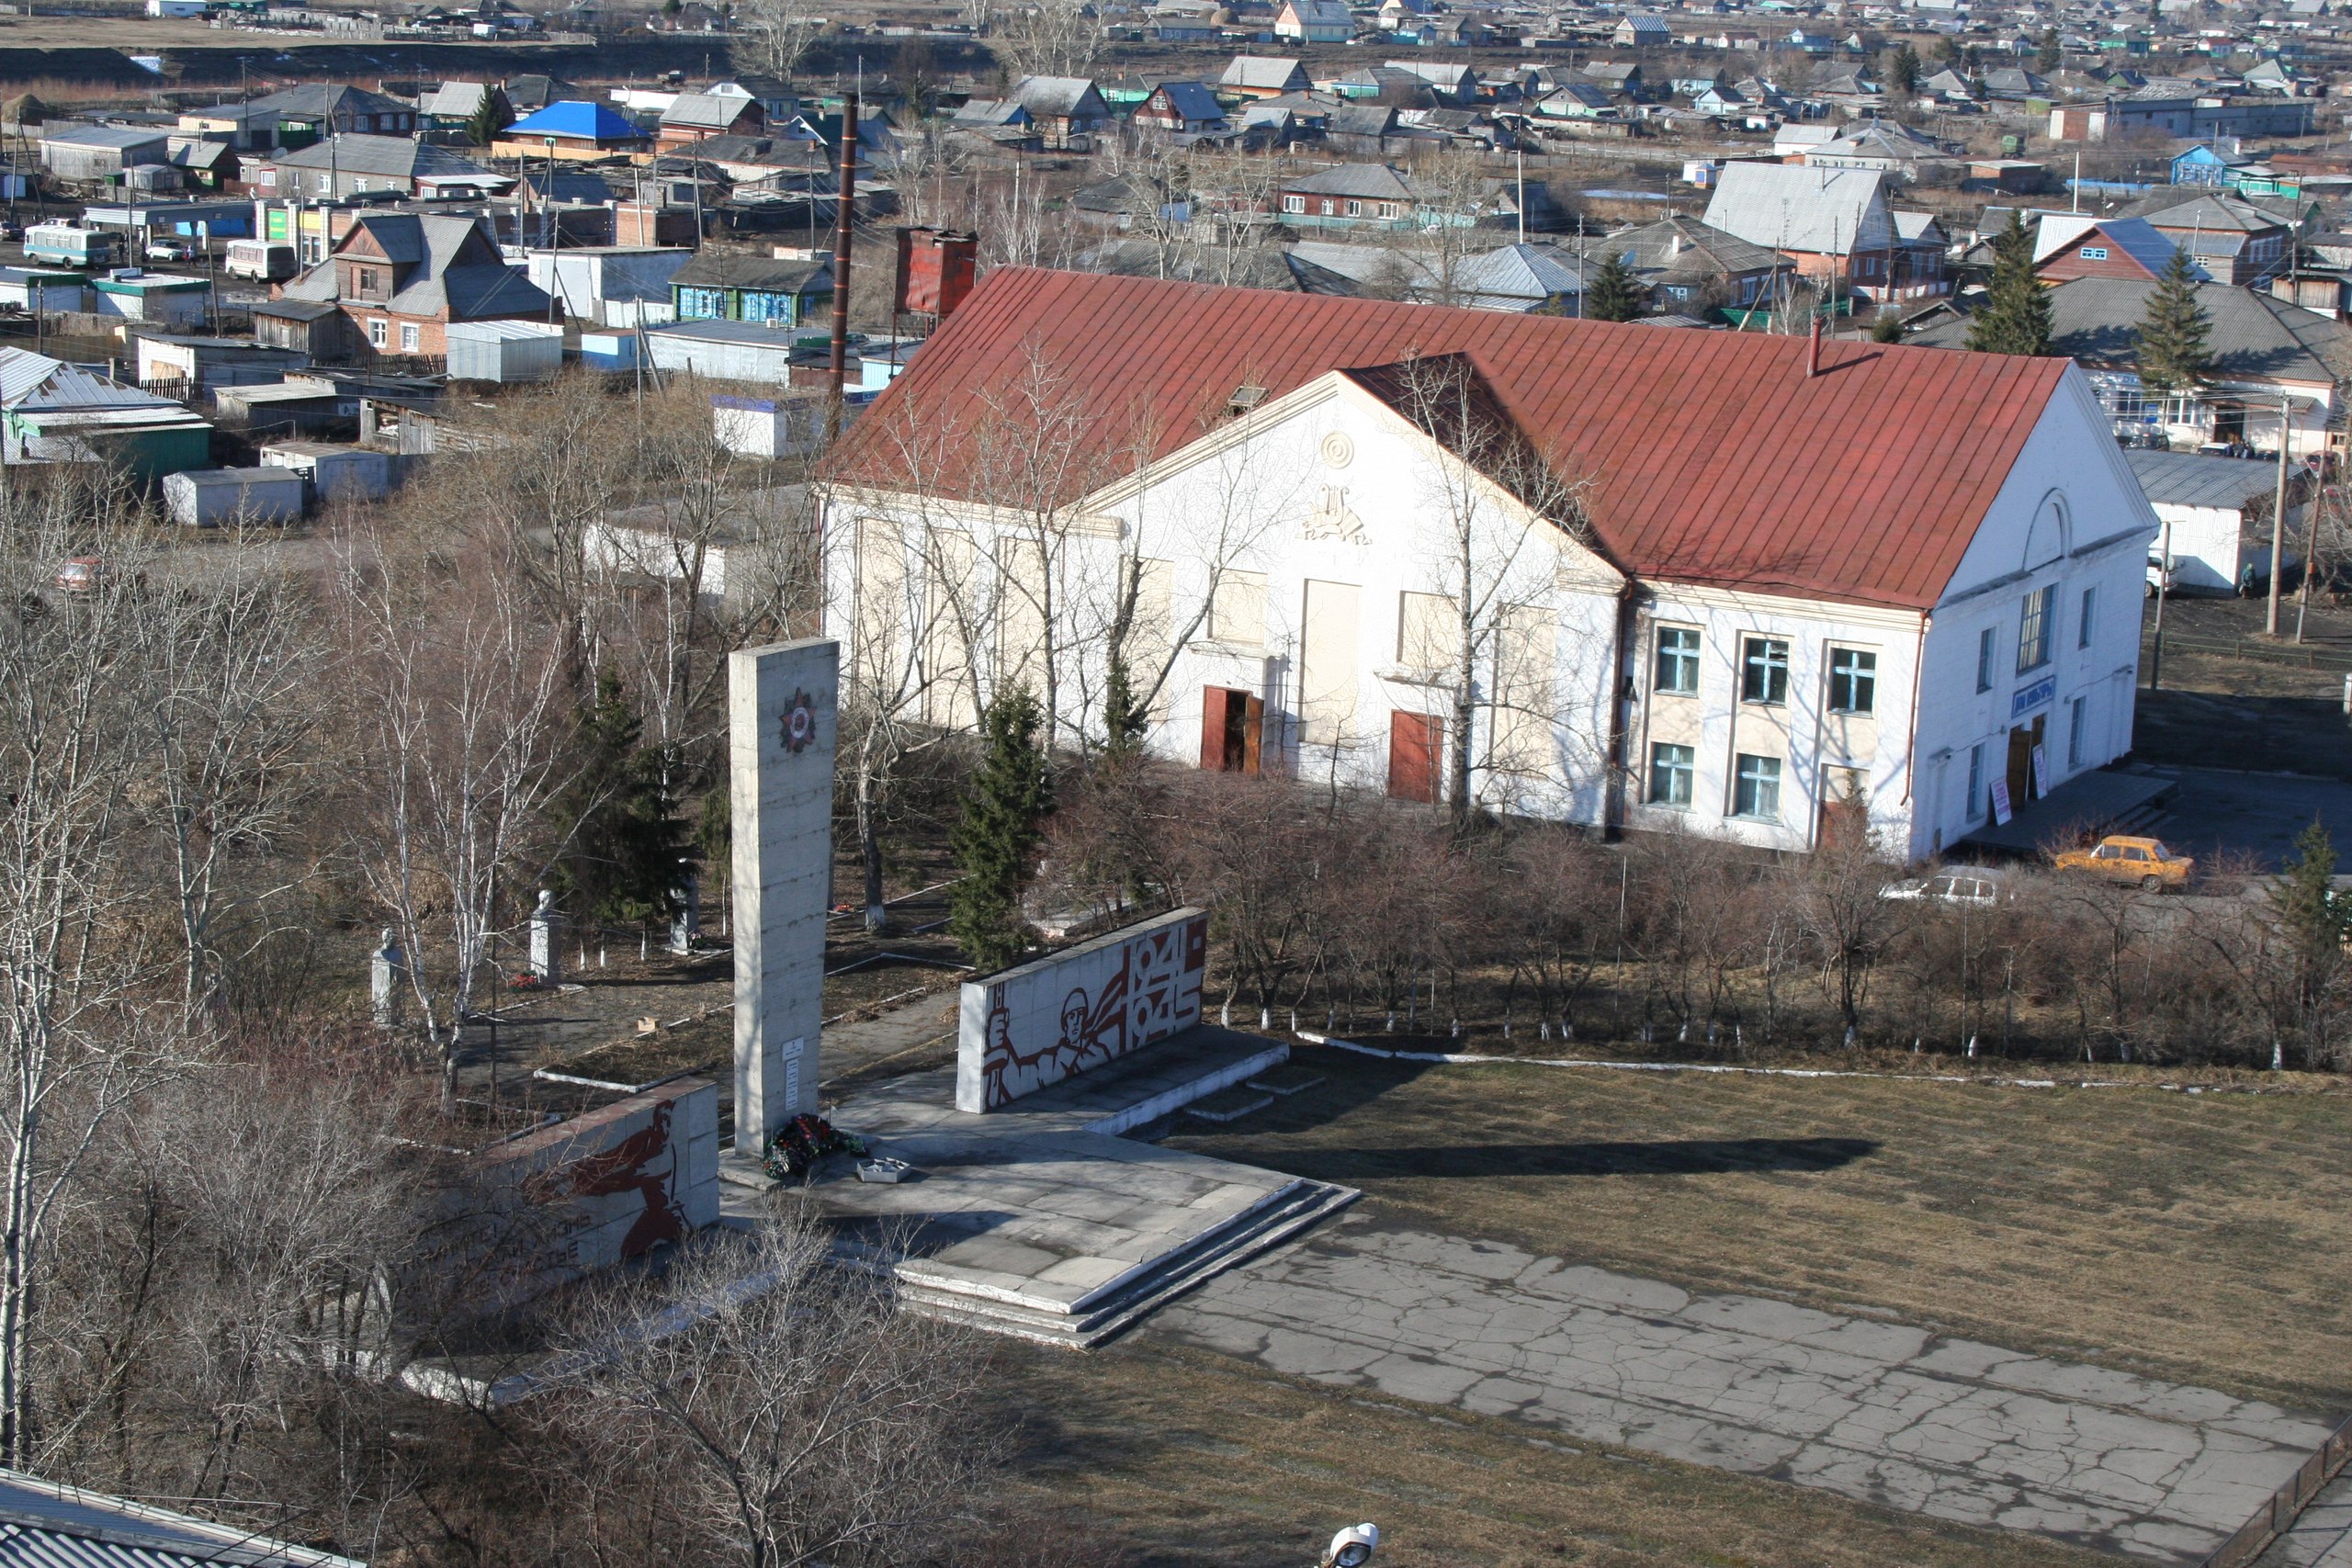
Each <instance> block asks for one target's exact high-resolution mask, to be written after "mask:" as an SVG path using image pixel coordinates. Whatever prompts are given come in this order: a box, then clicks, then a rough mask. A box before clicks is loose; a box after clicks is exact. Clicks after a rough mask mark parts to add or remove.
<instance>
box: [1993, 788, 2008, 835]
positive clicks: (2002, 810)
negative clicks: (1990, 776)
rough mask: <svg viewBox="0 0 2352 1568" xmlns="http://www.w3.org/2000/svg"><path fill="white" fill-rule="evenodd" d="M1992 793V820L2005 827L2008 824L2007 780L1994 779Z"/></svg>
mask: <svg viewBox="0 0 2352 1568" xmlns="http://www.w3.org/2000/svg"><path fill="white" fill-rule="evenodd" d="M1992 794H1993V820H1994V821H1995V822H1996V823H1998V824H2000V825H2001V826H2002V827H2004V828H2006V827H2007V826H2008V825H2009V781H2008V780H2007V779H1995V780H1994V781H1993V790H1992Z"/></svg>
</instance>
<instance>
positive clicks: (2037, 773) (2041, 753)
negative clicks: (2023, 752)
mask: <svg viewBox="0 0 2352 1568" xmlns="http://www.w3.org/2000/svg"><path fill="white" fill-rule="evenodd" d="M2033 793H2034V795H2035V797H2036V798H2037V799H2038V798H2040V797H2041V796H2042V795H2048V794H2049V793H2050V753H2049V752H2047V751H2045V750H2042V747H2041V742H2040V741H2038V740H2037V741H2035V742H2034V745H2033Z"/></svg>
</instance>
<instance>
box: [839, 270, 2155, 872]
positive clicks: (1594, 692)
mask: <svg viewBox="0 0 2352 1568" xmlns="http://www.w3.org/2000/svg"><path fill="white" fill-rule="evenodd" d="M1016 361H1017V362H1019V363H1022V364H1023V365H1030V366H1035V367H1037V368H1036V369H1035V372H1034V373H1030V374H1027V375H1026V376H1025V377H1024V382H1023V384H1024V387H1025V388H1026V389H1027V390H1026V391H1025V392H1024V393H1023V398H1025V399H1026V401H1008V394H1007V383H1006V381H1005V378H1003V376H1002V375H1001V367H1004V366H1005V365H1008V364H1011V363H1014V362H1016ZM1114 409H1116V410H1124V411H1127V412H1126V415H1125V417H1124V418H1122V419H1114V418H1112V417H1109V416H1108V411H1112V410H1114ZM1758 410H1770V417H1769V418H1762V417H1759V416H1758ZM1041 427H1042V428H1050V429H1052V430H1053V431H1055V432H1056V433H1057V434H1056V435H1055V438H1054V440H1053V442H1052V444H1051V445H1052V447H1053V451H1054V458H1053V463H1052V466H1051V468H1050V471H1046V470H1044V469H1041V468H1038V466H1037V465H1036V464H1035V462H1034V461H1028V460H1025V459H1024V456H1023V455H1024V454H1027V455H1032V456H1034V454H1035V453H1036V451H1037V450H1038V445H1037V439H1036V438H1037V432H1038V430H1039V429H1040V428H1041ZM1792 451H1803V452H1804V453H1805V454H1806V464H1805V472H1804V475H1803V476H1802V481H1801V482H1800V480H1799V479H1797V478H1794V477H1792V472H1791V469H1790V468H1789V454H1790V453H1791V452H1792ZM1929 454H1932V455H1933V457H1932V460H1930V459H1929V458H1928V456H1927V455H1929ZM818 494H819V498H820V500H819V504H820V527H821V529H822V531H823V533H824V536H826V537H827V538H828V539H831V540H837V541H839V543H840V547H839V548H837V549H836V550H834V551H833V552H831V555H830V557H829V561H830V569H829V570H831V572H832V573H833V581H831V584H830V586H829V592H827V595H826V603H827V604H828V606H829V610H828V622H827V625H826V626H825V633H826V635H827V636H831V637H838V638H840V639H841V641H842V649H843V661H844V676H845V678H846V679H850V680H867V679H873V680H877V681H883V682H886V683H887V681H888V679H889V678H890V672H891V671H906V670H910V669H916V668H920V670H921V671H922V683H921V684H920V685H919V686H918V687H917V688H916V689H915V690H916V693H917V695H918V696H919V698H920V701H921V705H922V707H923V713H922V716H927V717H930V718H932V719H933V720H934V721H935V722H941V723H956V724H964V723H968V722H970V720H971V717H972V716H973V715H974V714H975V713H976V712H977V711H978V708H979V706H980V705H983V704H985V703H987V702H989V701H990V700H993V699H994V698H995V697H996V696H997V695H998V694H1001V693H1003V692H1005V691H1007V690H1009V689H1011V688H1012V687H1013V686H1014V685H1016V684H1019V685H1025V686H1027V687H1028V689H1029V690H1030V691H1032V692H1033V693H1035V694H1039V695H1040V696H1041V697H1043V698H1044V699H1045V701H1046V708H1047V710H1048V713H1049V715H1050V719H1049V723H1050V726H1051V739H1052V740H1053V741H1054V742H1055V743H1057V744H1064V745H1067V744H1073V743H1075V742H1076V740H1077V739H1078V737H1079V736H1080V735H1081V734H1099V733H1100V727H1101V713H1100V703H1101V696H1102V693H1103V682H1104V680H1105V676H1106V665H1107V660H1108V659H1109V658H1110V656H1111V652H1112V649H1111V648H1110V647H1109V644H1108V638H1109V636H1110V632H1109V629H1108V628H1110V627H1111V626H1113V625H1114V620H1113V617H1114V616H1117V615H1120V614H1121V612H1122V611H1123V610H1124V611H1125V612H1127V613H1126V615H1125V619H1124V620H1122V621H1120V622H1118V624H1120V625H1124V626H1125V627H1126V632H1125V636H1126V638H1127V640H1126V641H1125V642H1124V643H1123V644H1121V645H1120V649H1119V651H1120V657H1121V658H1122V660H1123V661H1124V662H1125V664H1126V665H1127V667H1128V669H1129V671H1130V678H1131V680H1133V679H1138V678H1139V679H1140V681H1141V682H1142V684H1141V685H1140V686H1138V687H1136V690H1138V691H1139V692H1141V693H1142V694H1143V695H1142V701H1143V704H1144V706H1145V708H1146V710H1147V712H1148V718H1149V729H1148V734H1147V737H1146V744H1147V745H1148V747H1149V748H1150V749H1151V750H1153V751H1155V752H1156V753H1158V754H1159V755H1160V756H1163V757H1165V758H1168V759H1170V760H1171V761H1186V762H1197V763H1198V764H1199V765H1201V766H1203V767H1205V768H1212V769H1218V770H1239V771H1245V772H1258V771H1263V772H1265V773H1276V774H1282V775H1285V776H1290V777H1295V778H1299V779H1306V780H1315V781H1318V783H1322V782H1329V783H1333V784H1340V785H1342V786H1349V787H1361V788H1364V789H1368V790H1383V789H1385V790H1386V791H1387V792H1388V793H1390V794H1392V795H1398V796H1400V797H1404V798H1408V799H1415V800H1433V799H1440V798H1447V797H1450V796H1452V795H1453V794H1454V792H1455V791H1456V789H1457V788H1461V787H1466V789H1467V792H1468V795H1467V798H1470V799H1475V800H1476V801H1477V802H1479V803H1481V804H1483V805H1485V806H1487V807H1491V808H1493V809H1496V810H1499V811H1506V812H1516V813H1522V814H1528V815H1533V816H1540V817H1546V818H1555V819H1561V820H1566V821H1573V822H1578V823H1582V824H1585V825H1588V826H1589V827H1592V828H1596V829H1600V828H1621V827H1622V828H1653V829H1674V828H1684V827H1687V828H1689V829H1693V830H1697V831H1702V832H1706V833H1710V834H1718V835H1722V836H1724V837H1727V838H1731V839H1736V840H1740V841H1743V842H1746V843H1748V844H1752V845H1756V846H1758V847H1766V848H1773V849H1783V850H1803V849H1806V848H1809V847H1812V846H1814V845H1815V844H1817V843H1818V842H1819V841H1820V840H1821V837H1822V835H1823V833H1824V832H1825V831H1826V830H1834V826H1835V823H1836V821H1837V819H1838V811H1839V806H1840V803H1841V802H1846V801H1849V800H1859V801H1860V802H1861V803H1863V804H1864V805H1865V806H1866V807H1867V809H1868V812H1869V816H1870V820H1871V825H1872V827H1873V828H1874V829H1877V830H1879V831H1881V832H1883V834H1884V835H1885V837H1886V841H1887V842H1888V843H1889V844H1890V845H1891V846H1892V847H1893V848H1894V851H1895V852H1897V853H1899V854H1902V855H1904V856H1905V857H1906V858H1913V859H1917V858H1924V857H1926V856H1929V855H1932V854H1935V853H1937V852H1939V851H1941V850H1943V849H1945V848H1946V847H1948V846H1950V845H1951V844H1953V843H1956V842H1958V841H1959V840H1962V838H1964V837H1966V836H1967V835H1968V834H1970V833H1971V832H1973V831H1975V830H1978V829H1980V828H1982V827H1983V826H1984V825H1985V823H1986V822H1987V820H1988V816H1989V815H1990V814H1995V813H1996V812H1999V811H2002V810H2005V809H2006V808H2007V807H2008V806H2014V805H2016V804H2018V803H2020V802H2023V801H2027V800H2030V799H2033V798H2035V797H2036V796H2038V795H2043V794H2049V793H2053V792H2064V789H2065V788H2066V785H2067V781H2069V780H2071V779H2073V778H2074V777H2075V776H2076V775H2078V774H2080V773H2084V772H2086V771H2087V770H2090V769H2094V768H2098V767H2099V766H2101V765H2102V764H2104V763H2106V762H2108V761H2112V760H2113V759H2114V758H2116V757H2118V756H2120V755H2121V754H2122V753H2123V752H2124V751H2126V750H2129V748H2130V746H2131V723H2132V694H2133V686H2134V682H2135V679H2136V675H2137V668H2138V650H2139V617H2138V614H2137V610H2138V604H2139V599H2140V593H2141V588H2142V579H2143V574H2144V558H2145V552H2146V549H2147V546H2148V544H2149V541H2150V540H2151V538H2152V537H2153V536H2154V516H2153V514H2152V513H2151V512H2150V510H2149V507H2148V503H2147V502H2146V501H2145V499H2144V498H2143V496H2142V495H2141V492H2140V489H2139V487H2138V485H2137V484H2136V483H2135V482H2133V480H2132V479H2131V472H2130V470H2129V469H2128V468H2126V467H2125V465H2124V462H2123V457H2122V454H2121V453H2120V450H2119V449H2118V448H2117V447H2116V446H2115V444H2114V442H2113V440H2112V439H2111V438H2110V437H2109V433H2108V428H2107V419H2106V415H2105V413H2104V412H2103V411H2102V410H2101V409H2100V407H2099V404H2098V399H2097V398H2096V397H2095V396H2094V395H2093V393H2092V391H2091V389H2090V387H2089V385H2088V383H2087V381H2086V378H2085V377H2084V374H2083V372H2082V371H2081V370H2080V369H2078V368H2076V367H2074V366H2073V365H2071V364H2069V363H2067V362H2066V361H2064V360H2063V359H2056V358H2027V357H2018V356H2009V355H1968V354H1948V353H1944V352H1941V351H1939V350H1932V349H1922V348H1914V347H1909V346H1906V345H1901V344H1847V343H1837V342H1832V343H1829V344H1820V343H1817V342H1816V343H1808V341H1807V340H1806V339H1804V338H1802V337H1787V336H1778V335H1771V334H1750V333H1677V332H1661V331H1658V330H1657V329H1656V328H1652V327H1646V326H1642V325H1638V324H1628V325H1615V324H1611V323H1606V322H1599V321H1577V320H1571V319H1564V318H1560V317H1554V316H1542V315H1521V314H1516V313H1510V312H1503V311H1491V310H1448V309H1443V308H1439V307H1430V306H1417V305H1407V304H1392V303H1386V302H1382V301H1375V300H1369V299H1337V298H1328V297H1318V296H1312V295H1303V294H1268V293H1264V292H1261V291H1254V290H1244V289H1222V288H1202V287H1196V286H1193V285H1186V284H1180V283H1170V282H1163V281H1159V280H1157V279H1148V278H1128V277H1106V276H1087V275H1081V274H1074V273H1059V272H1047V271H1041V270H1033V269H1023V268H1006V269H1001V270H1000V271H998V272H996V273H994V274H992V275H990V276H989V278H988V280H987V281H986V282H984V283H983V284H982V285H981V286H980V288H979V289H978V291H977V292H976V293H975V294H974V295H973V296H972V298H971V299H969V300H968V301H967V303H966V304H965V306H964V307H963V309H962V310H958V311H957V313H956V317H955V319H954V320H953V321H950V322H949V323H948V325H947V326H946V327H945V328H944V330H943V331H942V332H941V333H939V334H938V335H937V336H935V337H933V339H932V340H931V341H930V343H929V344H927V345H926V347H925V349H924V351H923V353H922V355H920V356H918V357H917V358H916V359H915V361H914V362H913V364H912V366H911V367H910V368H909V370H908V371H907V373H906V374H905V375H904V376H902V377H900V378H899V379H898V380H897V381H895V382H894V383H893V384H892V385H891V387H890V388H889V389H888V390H887V391H885V392H884V393H883V395H882V397H881V398H880V400H877V402H876V404H875V406H874V407H873V408H871V409H869V410H868V411H867V412H866V413H865V415H864V416H863V417H862V418H861V420H860V421H859V423H857V424H856V425H855V426H854V428H853V429H852V430H851V432H850V434H849V435H848V436H847V437H846V438H845V441H844V443H843V445H842V446H841V447H840V448H839V449H837V451H836V453H835V455H834V457H833V458H832V460H831V462H830V464H829V465H828V467H827V468H826V470H825V471H824V474H823V476H822V479H821V482H820V486H819V490H818ZM1041 521H1042V524H1043V526H1042V529H1041V528H1040V526H1039V525H1040V523H1041ZM1123 583H1125V584H1133V585H1135V589H1134V592H1133V594H1132V595H1131V596H1128V595H1125V594H1124V593H1122V594H1120V595H1113V594H1109V593H1107V592H1105V590H1106V589H1108V588H1109V587H1111V586H1112V585H1116V584H1123ZM1048 585H1055V586H1056V587H1057V592H1047V589H1048ZM1048 605H1050V606H1051V609H1050V612H1049V615H1048V612H1046V610H1045V609H1044V607H1045V606H1048ZM1163 676H1164V677H1165V678H1164V679H1163V678H1162V677H1163ZM1465 739H1466V746H1465V745H1464V741H1465ZM1996 784H1998V785H1999V786H2000V788H1999V789H1998V790H1996V787H1995V786H1996ZM2003 792H2006V793H2005V794H2004V793H2003Z"/></svg>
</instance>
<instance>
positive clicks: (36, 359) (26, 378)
mask: <svg viewBox="0 0 2352 1568" xmlns="http://www.w3.org/2000/svg"><path fill="white" fill-rule="evenodd" d="M64 367H65V361H63V360H62V359H51V357H50V356H49V355H45V354H35V353H34V352H33V351H32V350H31V349H29V348H0V408H14V407H15V406H16V405H17V403H18V402H19V401H21V400H23V398H24V396H25V394H26V393H28V392H29V391H31V390H32V389H34V388H36V387H38V386H40V384H41V383H42V382H43V381H46V380H48V379H49V378H51V376H54V375H56V374H57V373H58V372H59V371H60V370H62V369H63V368H64Z"/></svg>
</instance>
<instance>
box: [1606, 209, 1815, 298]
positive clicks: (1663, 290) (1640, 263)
mask: <svg viewBox="0 0 2352 1568" xmlns="http://www.w3.org/2000/svg"><path fill="white" fill-rule="evenodd" d="M1589 250H1590V254H1591V255H1592V256H1593V258H1594V259H1595V260H1596V261H1597V260H1598V259H1599V258H1600V257H1602V256H1605V255H1609V254H1615V255H1616V256H1617V257H1618V258H1619V259H1621V260H1622V261H1623V263H1624V264H1625V265H1627V266H1629V267H1631V268H1632V269H1633V272H1634V276H1635V277H1637V278H1639V279H1641V281H1642V284H1643V286H1644V287H1645V288H1647V289H1648V290H1649V293H1650V303H1651V304H1652V305H1653V306H1654V307H1656V308H1657V309H1658V310H1666V311H1670V312H1673V313H1675V314H1678V315H1692V316H1696V315H1703V314H1704V312H1705V311H1707V310H1710V309H1728V310H1750V309H1754V308H1757V307H1759V306H1768V305H1770V304H1771V303H1772V302H1773V301H1774V300H1776V299H1778V298H1779V294H1780V290H1779V288H1778V285H1779V284H1780V282H1781V280H1783V279H1785V278H1787V277H1788V276H1790V275H1791V274H1792V273H1793V272H1794V271H1795V270H1796V268H1795V266H1794V265H1793V264H1792V263H1791V262H1790V261H1789V260H1788V259H1787V258H1786V257H1784V256H1782V255H1781V254H1780V253H1779V252H1778V251H1775V250H1773V249H1771V248H1770V246H1766V245H1753V244H1750V243H1747V241H1746V240H1743V239H1741V238H1740V237H1739V236H1738V235H1736V234H1726V233H1724V231H1722V230H1721V229H1715V228H1711V227H1709V226H1708V225H1707V224H1704V223H1702V222H1701V221H1699V220H1697V219H1696V218H1667V219H1662V220H1659V221H1657V222H1656V223H1645V224H1643V225H1641V226H1640V227H1639V228H1634V229H1620V230H1619V231H1617V232H1615V233H1613V234H1610V235H1607V236H1605V237H1602V238H1596V239H1594V240H1592V241H1590V242H1589Z"/></svg>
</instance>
